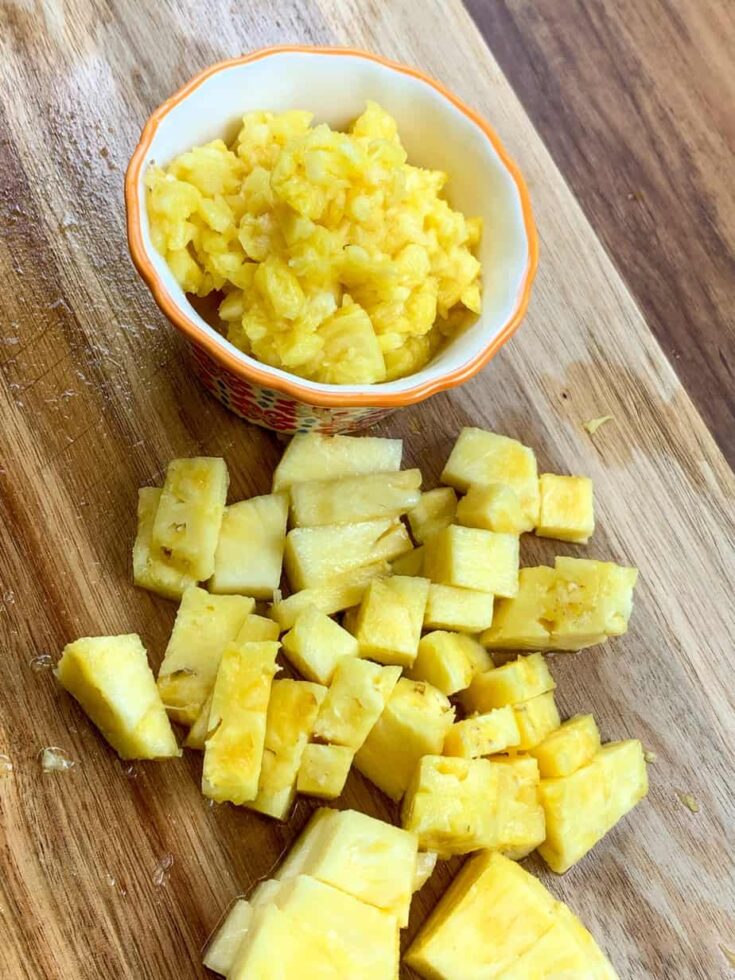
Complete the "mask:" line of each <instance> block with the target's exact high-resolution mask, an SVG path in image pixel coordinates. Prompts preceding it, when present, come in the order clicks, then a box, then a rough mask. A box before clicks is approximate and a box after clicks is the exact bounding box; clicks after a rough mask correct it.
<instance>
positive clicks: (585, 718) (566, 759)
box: [529, 715, 600, 779]
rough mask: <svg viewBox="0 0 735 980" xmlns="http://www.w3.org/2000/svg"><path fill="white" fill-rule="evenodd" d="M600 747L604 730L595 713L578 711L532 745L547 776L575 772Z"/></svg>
mask: <svg viewBox="0 0 735 980" xmlns="http://www.w3.org/2000/svg"><path fill="white" fill-rule="evenodd" d="M599 749H600V733H599V731H598V730H597V725H596V724H595V719H594V718H593V717H592V715H575V716H574V717H573V718H570V719H569V720H568V721H565V722H564V723H563V724H562V725H561V727H560V728H557V729H556V731H553V732H551V733H550V734H549V735H547V736H546V738H545V739H544V740H543V741H542V742H539V744H538V745H536V746H534V747H533V748H532V749H529V752H530V754H531V755H532V756H533V757H534V758H535V759H536V761H537V762H538V767H539V770H540V772H541V776H542V777H543V779H553V778H555V777H558V776H571V774H572V773H573V772H576V771H577V769H581V768H582V766H586V765H587V763H588V762H591V761H592V759H593V758H594V757H595V755H596V754H597V752H598V751H599Z"/></svg>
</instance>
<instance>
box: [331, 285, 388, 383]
mask: <svg viewBox="0 0 735 980" xmlns="http://www.w3.org/2000/svg"><path fill="white" fill-rule="evenodd" d="M318 334H319V339H320V340H321V342H322V344H323V345H324V346H323V347H322V349H321V351H320V354H319V360H320V368H319V380H320V381H321V382H323V383H324V384H332V385H349V384H377V383H378V382H380V381H385V380H386V362H385V358H384V357H383V351H382V349H381V346H380V341H379V339H378V337H377V336H376V333H375V330H374V328H373V324H372V321H371V320H370V317H369V316H368V314H367V313H366V312H365V310H363V309H362V307H361V306H359V305H358V304H357V303H351V302H349V301H348V298H347V296H344V297H343V300H342V306H341V307H340V308H339V309H338V310H336V311H335V312H334V313H333V314H332V315H331V316H330V317H327V319H326V320H322V322H321V323H320V324H319V330H318Z"/></svg>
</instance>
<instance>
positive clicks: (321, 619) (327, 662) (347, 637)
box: [283, 606, 359, 684]
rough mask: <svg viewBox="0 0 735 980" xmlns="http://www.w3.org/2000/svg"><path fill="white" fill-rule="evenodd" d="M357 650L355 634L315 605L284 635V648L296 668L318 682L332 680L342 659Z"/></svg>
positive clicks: (328, 682) (322, 682) (303, 613)
mask: <svg viewBox="0 0 735 980" xmlns="http://www.w3.org/2000/svg"><path fill="white" fill-rule="evenodd" d="M358 650H359V647H358V643H357V640H356V639H355V638H354V636H352V635H351V634H350V633H348V632H347V630H346V629H343V628H342V627H341V626H340V625H339V623H335V621H334V620H333V619H330V618H329V616H327V615H325V614H324V613H323V612H320V611H319V610H318V609H317V608H316V606H309V607H308V608H306V609H305V610H304V611H303V612H302V613H301V614H300V615H299V617H298V619H297V620H296V623H295V624H294V626H293V629H291V630H290V631H289V632H288V633H286V635H285V636H284V637H283V652H284V653H285V654H286V656H287V657H288V659H289V660H290V661H291V663H292V664H293V665H294V667H295V668H296V670H298V672H299V673H300V674H303V676H304V677H306V678H307V680H310V681H316V682H317V683H318V684H331V682H332V677H333V676H334V670H335V667H336V666H337V664H338V663H339V661H340V660H341V659H342V658H343V657H356V656H357V654H358Z"/></svg>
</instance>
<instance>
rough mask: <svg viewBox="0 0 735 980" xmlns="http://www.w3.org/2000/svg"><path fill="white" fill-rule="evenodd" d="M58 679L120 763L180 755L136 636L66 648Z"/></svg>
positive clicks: (93, 640)
mask: <svg viewBox="0 0 735 980" xmlns="http://www.w3.org/2000/svg"><path fill="white" fill-rule="evenodd" d="M56 676H57V678H58V680H59V682H60V683H61V685H62V686H63V687H64V688H66V690H67V691H68V692H69V693H70V694H71V695H72V696H73V697H74V698H75V699H76V700H77V701H78V702H79V704H80V705H81V706H82V708H83V709H84V711H85V713H86V714H87V715H88V716H89V717H90V718H91V720H92V721H93V722H94V724H95V725H96V726H97V728H99V730H100V732H101V733H102V735H103V736H104V738H105V740H106V741H107V742H108V743H109V744H110V745H111V746H112V747H113V749H115V751H116V752H117V753H118V755H119V756H120V757H121V758H122V759H166V758H171V757H173V756H178V755H181V749H180V748H179V746H178V745H177V744H176V738H175V737H174V733H173V731H172V730H171V724H170V722H169V720H168V717H167V716H166V710H165V708H164V706H163V704H162V702H161V698H160V695H159V693H158V689H157V688H156V682H155V679H154V677H153V673H152V671H151V668H150V666H149V665H148V656H147V654H146V651H145V647H144V646H143V644H142V642H141V639H140V637H139V636H138V635H137V634H135V633H129V634H127V635H123V636H86V637H82V638H81V639H79V640H75V641H74V642H73V643H69V644H67V645H66V646H65V647H64V651H63V653H62V655H61V659H60V660H59V664H58V667H57V669H56Z"/></svg>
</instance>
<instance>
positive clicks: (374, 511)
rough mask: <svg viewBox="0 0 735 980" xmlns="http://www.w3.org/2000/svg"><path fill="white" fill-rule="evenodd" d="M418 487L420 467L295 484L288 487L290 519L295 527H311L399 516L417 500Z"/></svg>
mask: <svg viewBox="0 0 735 980" xmlns="http://www.w3.org/2000/svg"><path fill="white" fill-rule="evenodd" d="M420 486H421V471H420V470H399V471H398V472H397V473H365V474H362V475H360V476H346V477H343V478H342V479H340V480H312V481H309V482H305V483H295V484H293V486H292V487H291V519H292V521H293V524H294V526H295V527H311V526H314V525H322V524H356V523H360V522H362V521H372V520H378V519H380V518H385V517H391V518H393V517H398V516H400V515H401V514H405V513H406V512H407V511H408V510H410V509H411V508H412V507H414V506H415V505H416V504H417V503H418V501H419V498H420V497H421V491H420V490H419V487H420Z"/></svg>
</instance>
